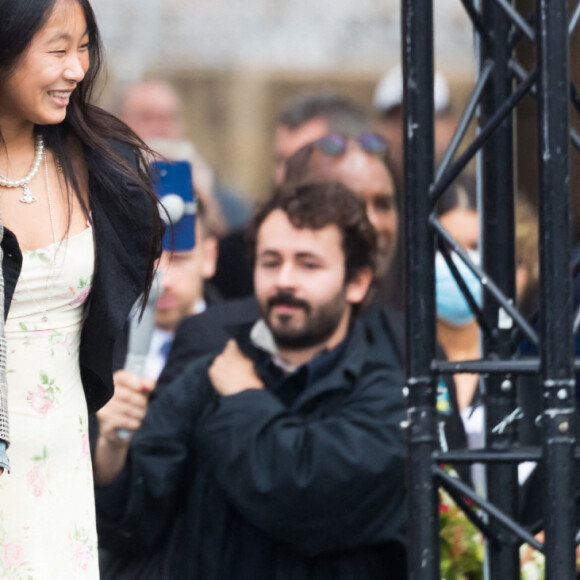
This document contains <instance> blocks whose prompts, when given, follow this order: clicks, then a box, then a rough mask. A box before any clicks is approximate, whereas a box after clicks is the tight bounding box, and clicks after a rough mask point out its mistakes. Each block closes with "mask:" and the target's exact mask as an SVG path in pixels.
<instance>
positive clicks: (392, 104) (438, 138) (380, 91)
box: [373, 65, 457, 183]
mask: <svg viewBox="0 0 580 580" xmlns="http://www.w3.org/2000/svg"><path fill="white" fill-rule="evenodd" d="M373 108H374V110H375V111H376V113H377V114H378V119H377V131H379V132H380V133H382V134H383V135H384V136H385V137H386V138H387V139H388V140H389V141H390V142H391V145H392V147H391V159H392V161H393V165H394V170H395V173H396V177H397V179H398V180H399V183H402V182H403V171H404V170H403V71H402V68H401V66H400V65H397V66H395V67H393V68H392V69H390V70H389V71H388V72H387V73H386V74H385V75H384V76H383V77H382V78H381V79H380V80H379V82H378V83H377V86H376V88H375V92H374V95H373ZM433 108H434V112H435V158H436V160H440V159H441V158H442V157H443V154H444V153H445V149H446V147H447V145H448V143H449V141H450V140H451V137H452V136H453V132H454V130H455V126H456V124H457V119H456V117H455V115H454V112H453V107H452V104H451V91H450V89H449V83H448V81H447V79H446V78H445V76H444V75H443V74H442V73H441V72H440V71H436V72H435V75H434V78H433Z"/></svg>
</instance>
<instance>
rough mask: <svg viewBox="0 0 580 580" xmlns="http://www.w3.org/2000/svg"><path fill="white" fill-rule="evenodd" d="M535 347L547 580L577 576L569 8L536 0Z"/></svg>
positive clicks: (568, 579) (552, 0) (558, 2)
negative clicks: (539, 389)
mask: <svg viewBox="0 0 580 580" xmlns="http://www.w3.org/2000/svg"><path fill="white" fill-rule="evenodd" d="M536 23H537V24H536V25H537V32H536V37H537V52H538V73H539V83H538V138H539V150H538V161H539V174H540V176H539V177H540V201H539V203H540V212H539V214H540V274H541V275H540V284H541V286H540V328H541V336H542V337H543V340H542V343H541V349H540V357H541V365H540V366H541V381H542V387H543V402H544V410H543V414H542V437H543V448H544V468H545V486H544V488H545V492H544V522H545V533H546V550H545V552H546V579H547V580H572V579H574V578H576V572H575V544H574V536H575V528H574V501H573V498H574V488H573V478H572V476H573V465H574V464H573V451H574V449H573V447H574V443H575V433H574V422H575V419H574V398H575V393H574V375H573V363H572V353H573V348H572V318H573V316H572V314H573V313H572V299H571V272H570V222H569V207H570V203H569V202H570V199H569V198H570V167H569V164H570V159H569V131H570V129H569V104H568V103H569V100H568V97H569V87H570V84H569V74H568V66H569V54H568V52H569V49H568V7H567V2H566V1H565V0H538V3H537V13H536Z"/></svg>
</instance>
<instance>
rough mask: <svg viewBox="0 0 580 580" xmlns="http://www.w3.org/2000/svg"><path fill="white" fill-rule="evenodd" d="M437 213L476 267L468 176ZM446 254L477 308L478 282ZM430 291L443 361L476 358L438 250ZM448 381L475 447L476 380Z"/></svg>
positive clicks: (464, 309) (475, 328)
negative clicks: (433, 281)
mask: <svg viewBox="0 0 580 580" xmlns="http://www.w3.org/2000/svg"><path fill="white" fill-rule="evenodd" d="M436 214H437V217H438V219H439V221H440V222H441V224H442V225H443V227H444V228H445V229H446V230H447V231H448V232H449V233H450V234H451V235H452V236H453V237H454V238H455V240H456V241H457V242H458V243H459V245H460V246H461V247H463V248H464V249H465V250H466V251H467V254H468V256H469V258H470V259H471V261H472V262H474V263H475V264H478V265H479V263H480V257H479V251H478V249H477V248H478V243H479V215H478V212H477V200H476V192H475V181H474V180H473V179H471V178H467V177H465V178H461V179H458V180H456V182H455V183H454V184H453V185H452V187H451V188H450V189H449V190H448V191H446V192H445V193H444V194H443V196H442V197H441V199H440V200H439V202H438V204H437V207H436ZM451 256H452V259H453V263H454V264H455V266H456V268H457V270H458V271H459V273H460V275H461V277H462V278H463V281H464V282H465V285H466V286H467V288H468V289H469V291H470V293H471V295H472V296H473V298H474V299H475V301H476V302H477V303H478V304H481V298H482V296H481V295H482V291H481V284H480V282H479V280H478V278H477V277H476V276H475V274H473V272H471V270H470V269H469V267H468V266H467V265H466V264H464V263H463V261H462V260H461V259H460V258H459V256H458V255H457V254H456V253H451ZM435 290H436V304H437V339H438V341H439V343H440V344H441V346H442V347H443V350H444V351H445V355H446V356H447V358H448V360H450V361H459V360H473V359H478V358H480V356H481V344H480V338H479V325H478V323H477V321H476V319H475V315H474V313H473V312H472V311H471V308H470V306H469V303H468V302H467V300H466V299H465V297H464V296H463V293H462V291H461V289H460V288H459V285H458V284H457V282H456V281H455V278H454V277H453V274H452V273H451V270H450V268H449V266H448V265H447V262H446V261H445V258H444V257H443V254H441V253H440V252H438V253H437V255H436V257H435ZM453 378H454V379H455V385H456V390H457V402H458V405H459V409H460V411H461V415H462V418H463V421H464V423H465V426H466V431H467V434H468V439H469V443H470V446H476V445H477V444H478V441H477V439H478V434H480V433H481V417H480V413H479V412H478V411H477V409H476V408H477V406H478V405H477V384H478V380H479V377H478V375H475V374H457V375H454V377H453Z"/></svg>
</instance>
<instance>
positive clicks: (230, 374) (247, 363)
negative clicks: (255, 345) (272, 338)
mask: <svg viewBox="0 0 580 580" xmlns="http://www.w3.org/2000/svg"><path fill="white" fill-rule="evenodd" d="M208 372H209V379H210V381H211V384H212V385H213V388H214V389H215V390H216V392H217V393H218V394H220V395H221V396H222V397H227V396H228V395H235V394H237V393H241V392H242V391H246V390H248V389H263V388H264V384H263V383H262V380H261V379H260V377H259V376H258V375H257V374H256V371H255V370H254V363H253V362H252V360H251V359H249V358H248V357H247V356H245V355H244V354H243V353H242V351H241V350H240V347H239V346H238V343H237V342H236V341H235V340H229V341H228V342H227V344H226V346H225V348H224V350H223V351H222V352H221V354H219V355H218V356H217V357H216V358H215V359H214V361H213V363H212V364H211V366H210V367H209V371H208Z"/></svg>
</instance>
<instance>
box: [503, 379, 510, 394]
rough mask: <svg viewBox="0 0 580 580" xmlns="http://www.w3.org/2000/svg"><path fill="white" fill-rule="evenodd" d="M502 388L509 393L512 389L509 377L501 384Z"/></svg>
mask: <svg viewBox="0 0 580 580" xmlns="http://www.w3.org/2000/svg"><path fill="white" fill-rule="evenodd" d="M501 390H502V391H503V392H504V393H509V392H510V391H511V390H512V382H511V381H510V380H509V379H506V380H505V381H503V382H502V384H501Z"/></svg>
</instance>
